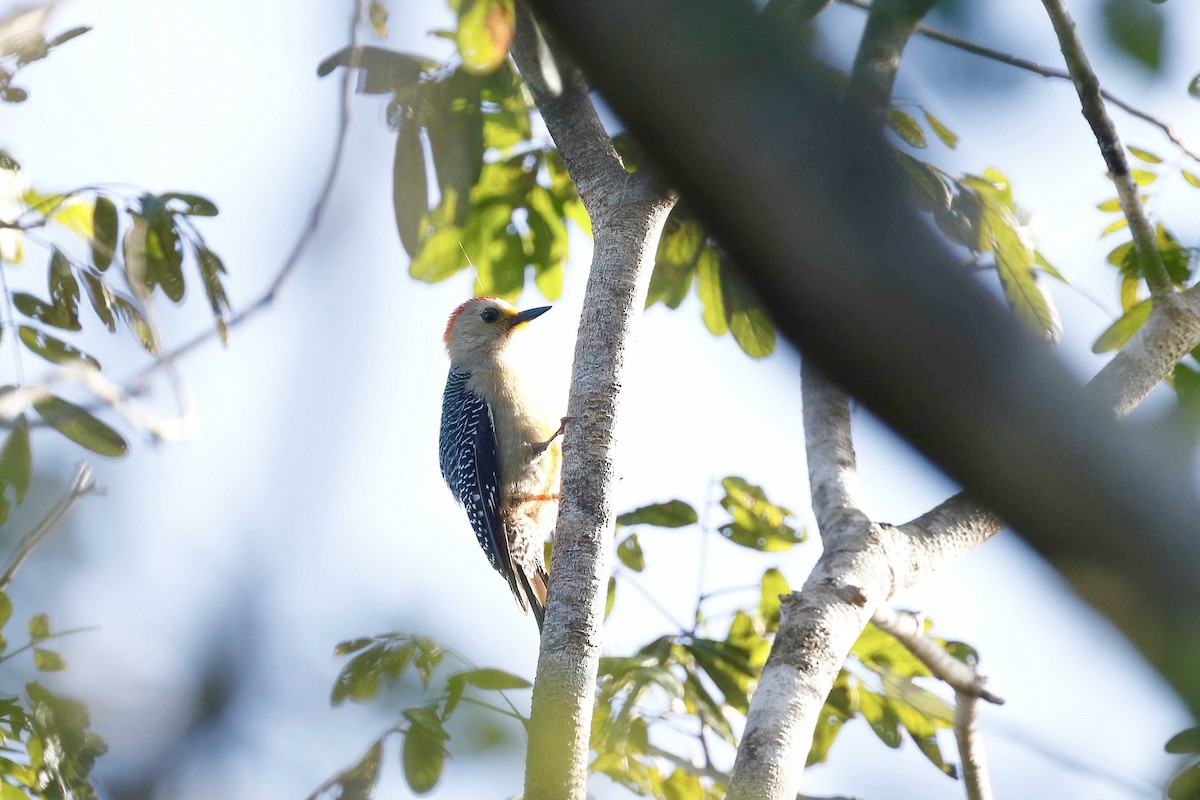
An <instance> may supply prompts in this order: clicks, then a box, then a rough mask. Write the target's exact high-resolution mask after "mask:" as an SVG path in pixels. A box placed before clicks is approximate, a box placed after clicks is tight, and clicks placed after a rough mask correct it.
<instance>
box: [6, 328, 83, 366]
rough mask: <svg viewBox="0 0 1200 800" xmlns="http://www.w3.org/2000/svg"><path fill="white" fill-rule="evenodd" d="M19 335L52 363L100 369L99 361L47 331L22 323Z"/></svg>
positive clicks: (25, 343) (27, 344) (35, 351)
mask: <svg viewBox="0 0 1200 800" xmlns="http://www.w3.org/2000/svg"><path fill="white" fill-rule="evenodd" d="M17 336H18V337H19V338H20V340H21V343H22V344H24V345H25V346H26V347H27V348H29V350H30V351H32V352H34V353H37V354H38V355H39V356H41V357H42V358H44V359H46V360H47V361H49V362H51V363H52V364H72V365H75V366H82V367H87V368H88V369H97V370H98V369H100V362H99V361H97V360H96V359H94V358H92V357H91V356H89V355H88V354H87V353H85V352H83V351H82V350H79V349H78V348H75V347H72V346H71V345H69V344H67V343H66V342H64V341H62V340H61V339H56V338H55V337H53V336H51V335H50V334H48V333H46V332H45V331H40V330H38V329H37V328H33V327H30V326H29V325H20V326H18V327H17Z"/></svg>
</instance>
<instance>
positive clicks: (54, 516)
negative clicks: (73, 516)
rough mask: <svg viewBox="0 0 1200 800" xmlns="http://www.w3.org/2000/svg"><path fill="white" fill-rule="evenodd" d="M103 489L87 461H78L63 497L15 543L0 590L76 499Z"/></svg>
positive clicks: (3, 588)
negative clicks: (72, 478) (69, 485)
mask: <svg viewBox="0 0 1200 800" xmlns="http://www.w3.org/2000/svg"><path fill="white" fill-rule="evenodd" d="M102 491H103V490H102V489H101V488H100V485H99V484H98V483H96V480H95V477H94V476H93V475H92V468H91V467H90V466H89V465H88V464H87V462H80V464H79V466H78V467H77V468H76V470H75V478H74V480H72V481H71V488H70V489H68V490H67V493H66V494H65V495H63V498H62V499H61V500H59V501H58V503H56V504H55V506H54V508H52V509H50V513H49V514H47V515H46V517H45V519H43V520H42V521H41V522H39V523H38V524H37V525H35V526H34V528H33V530H31V531H30V532H29V533H27V534H25V537H24V538H23V539H21V542H20V543H19V544H18V545H17V549H16V550H15V551H13V554H12V558H10V559H9V562H8V568H7V569H5V570H4V574H3V575H0V592H2V591H4V590H5V589H7V588H8V584H10V583H11V582H12V579H13V576H14V575H16V574H17V570H19V569H20V568H21V567H22V566H23V565H24V564H25V562H26V561H27V560H28V559H29V556H31V555H32V554H33V551H34V550H35V549H37V546H38V545H39V544H40V543H41V541H42V539H44V538H46V534H48V533H50V531H51V530H53V528H54V526H55V524H57V523H58V521H59V520H60V519H62V516H63V514H66V513H67V512H68V511H70V510H71V506H73V505H75V503H76V502H78V500H79V499H80V498H81V497H83V496H85V495H89V494H100V493H101V492H102Z"/></svg>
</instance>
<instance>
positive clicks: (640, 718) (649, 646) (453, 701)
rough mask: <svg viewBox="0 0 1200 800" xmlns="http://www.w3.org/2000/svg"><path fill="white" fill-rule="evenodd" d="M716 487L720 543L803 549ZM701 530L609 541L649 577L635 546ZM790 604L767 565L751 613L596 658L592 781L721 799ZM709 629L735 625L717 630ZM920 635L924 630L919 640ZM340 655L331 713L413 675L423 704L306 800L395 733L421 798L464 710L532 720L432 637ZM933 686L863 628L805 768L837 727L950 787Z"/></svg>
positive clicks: (359, 783) (351, 776) (671, 506)
mask: <svg viewBox="0 0 1200 800" xmlns="http://www.w3.org/2000/svg"><path fill="white" fill-rule="evenodd" d="M721 486H722V487H723V488H724V489H725V491H726V496H725V497H724V498H722V499H720V500H719V501H717V505H718V506H719V507H720V508H723V509H724V510H726V511H727V512H728V513H729V515H730V517H731V519H730V520H729V521H728V522H726V523H724V524H721V525H719V529H720V530H721V531H722V533H723V532H724V529H725V528H729V527H733V526H740V527H741V528H743V529H745V531H746V532H745V533H744V534H739V535H736V536H732V535H728V534H725V535H724V539H725V540H726V541H728V542H730V543H731V544H732V545H735V546H738V547H742V548H748V549H751V550H755V551H758V552H763V553H767V552H778V551H779V550H782V549H786V548H788V547H791V546H792V544H795V543H797V542H799V541H802V540H803V535H802V534H800V533H797V531H796V529H795V528H793V527H792V526H791V525H789V524H788V521H789V520H790V518H791V514H790V512H789V511H788V510H787V509H786V508H784V507H783V506H780V505H777V504H775V503H773V502H771V501H770V499H768V498H767V497H766V495H765V493H764V492H763V490H762V489H761V488H759V487H757V486H754V485H752V484H750V483H748V482H747V481H745V480H744V479H742V478H736V477H729V478H725V479H724V480H723V481H721ZM714 510H715V509H714ZM699 519H700V515H699V514H697V512H696V509H695V508H694V507H693V506H691V505H690V504H688V503H686V502H684V501H682V500H670V501H667V502H663V503H654V504H651V505H647V506H642V507H641V508H637V509H635V510H633V511H629V512H626V513H624V514H621V515H620V516H619V517H618V520H619V524H618V531H619V532H620V531H624V530H625V529H627V528H635V530H634V531H632V532H627V533H626V534H625V536H624V538H623V539H622V540H621V542H620V543H619V544H618V545H617V555H618V558H619V559H620V563H621V565H622V566H623V568H624V569H627V570H629V571H631V572H641V571H643V570H644V569H646V566H647V564H646V554H645V551H644V550H643V549H642V547H641V544H640V542H639V538H638V537H639V535H640V536H653V535H655V532H656V531H658V532H663V531H679V532H680V533H679V534H675V533H671V534H669V535H683V534H684V533H686V532H687V531H689V530H690V532H691V533H692V534H699V535H700V536H711V535H712V534H714V533H716V532H717V530H718V528H717V527H714V528H713V529H705V528H704V527H703V526H701V525H700V523H699ZM623 581H624V576H623V573H622V572H621V570H618V571H617V573H616V574H615V575H614V576H613V578H612V579H611V580H610V582H609V596H608V604H609V610H611V608H612V604H613V603H614V602H615V601H616V595H617V587H619V586H620V585H621V584H622V582H623ZM497 587H498V588H499V584H497ZM790 593H791V588H790V587H789V585H788V582H787V579H786V577H785V576H784V574H783V573H782V572H781V571H780V570H779V569H778V568H776V567H769V568H767V569H766V570H765V571H764V572H763V574H762V578H761V581H760V582H759V583H758V584H757V585H755V586H752V587H746V589H745V592H744V595H745V597H746V602H744V603H740V604H739V606H738V607H737V608H736V609H735V610H734V611H732V613H725V612H722V613H721V614H720V615H719V617H713V618H712V619H711V620H710V619H709V617H708V613H707V610H706V606H707V604H708V603H709V602H710V601H711V598H712V597H713V595H712V594H709V595H705V596H701V597H699V598H697V603H696V625H695V626H694V627H693V628H691V629H688V630H677V631H674V632H669V633H664V634H663V635H660V636H658V637H656V638H655V639H654V640H653V641H650V642H648V643H646V644H645V645H643V646H641V647H639V648H637V649H635V650H634V651H633V652H632V653H630V654H628V655H609V656H605V657H603V658H601V660H600V668H599V680H598V683H597V687H596V697H595V708H594V713H593V717H592V730H591V746H592V760H591V764H590V769H591V771H592V772H593V773H598V774H603V775H605V776H607V777H608V778H609V779H611V780H612V781H614V782H616V783H618V784H620V785H622V786H624V787H626V788H627V789H629V790H630V791H631V792H632V793H634V794H636V795H638V796H641V797H654V798H662V799H663V800H680V799H681V798H683V799H686V800H716V798H720V797H723V796H724V792H725V773H724V771H723V770H721V769H719V768H717V767H715V766H714V765H713V763H712V761H711V756H710V752H711V748H710V744H712V743H715V742H718V741H720V742H724V743H725V744H726V745H728V746H729V747H734V746H736V731H737V730H739V729H740V727H741V723H742V721H744V719H745V715H746V713H747V711H748V710H749V707H750V697H751V695H752V694H753V692H754V687H755V685H756V683H757V682H758V679H759V676H760V675H761V672H762V668H763V665H764V664H765V663H766V660H767V655H768V654H769V653H770V650H771V644H772V641H773V638H774V635H775V633H776V632H777V631H778V629H779V621H780V608H781V599H782V597H783V596H785V595H788V594H790ZM718 618H719V619H729V620H730V621H729V622H728V623H724V624H718V623H717V619H718ZM929 629H930V626H929V624H928V622H927V623H926V631H928V630H929ZM935 641H936V642H938V643H939V644H941V645H942V646H943V647H945V648H946V650H947V652H949V653H950V654H951V655H952V656H954V657H955V658H958V659H960V660H963V661H964V662H966V663H968V664H971V665H972V666H973V665H974V664H976V663H977V662H978V654H977V653H976V652H975V650H974V648H972V647H971V646H970V645H966V644H963V643H961V642H947V641H945V640H943V639H935ZM335 652H336V654H337V655H338V656H352V658H351V659H350V660H349V661H348V662H347V663H346V664H345V665H344V666H343V667H342V669H341V671H340V672H339V674H338V676H337V678H336V679H335V681H334V686H333V691H332V696H331V699H332V702H333V703H334V705H337V704H340V703H343V702H345V701H346V700H347V699H349V700H353V701H355V702H360V703H362V702H369V701H377V700H378V698H379V697H380V694H381V690H382V689H384V688H386V687H391V686H395V685H396V684H397V683H398V682H399V681H400V680H401V679H402V678H403V677H405V676H406V675H409V674H415V675H416V677H417V678H418V679H419V682H420V686H421V688H422V690H425V692H426V694H425V695H424V696H422V697H421V698H419V700H418V701H417V703H416V704H415V705H412V706H409V707H406V708H404V709H402V710H401V711H400V712H399V715H398V721H397V723H396V724H395V725H393V726H390V727H389V728H387V729H386V730H385V731H384V732H383V733H382V734H381V735H380V736H379V737H378V738H377V739H376V740H375V741H374V742H373V743H372V744H371V745H370V746H368V748H367V749H366V751H365V752H364V753H363V755H362V756H361V757H360V759H359V760H358V761H357V762H356V763H354V764H352V765H351V766H349V767H348V768H347V769H345V770H343V771H342V772H340V773H338V774H337V775H336V776H334V777H333V778H331V779H330V780H329V781H327V782H326V783H324V784H323V785H322V786H321V787H320V788H319V789H318V790H317V792H315V793H314V794H313V795H312V798H310V800H315V798H318V797H326V798H338V799H339V800H349V799H350V798H366V797H368V796H370V793H371V792H372V791H373V789H374V787H375V784H376V781H377V780H378V775H379V769H380V756H381V753H382V750H383V746H384V743H385V741H386V740H387V738H388V737H390V736H392V735H393V734H399V735H400V736H401V737H403V739H404V743H403V745H402V748H401V767H402V769H403V772H404V776H405V779H406V781H407V782H408V785H409V787H410V788H411V789H412V790H413V791H414V792H417V793H424V792H427V791H431V790H432V789H433V788H434V787H435V785H436V784H437V782H438V779H439V778H440V776H441V774H442V770H443V769H444V767H445V763H446V759H447V758H448V756H449V743H450V741H451V736H450V734H449V733H448V732H447V730H446V722H447V721H448V720H449V718H450V717H451V715H453V714H454V712H455V710H456V709H457V708H458V707H459V706H460V704H461V703H463V702H469V703H472V704H474V705H476V706H478V707H480V708H483V709H485V711H487V712H489V713H495V714H499V715H502V716H503V717H508V718H513V719H516V720H518V721H520V722H521V723H522V725H525V724H527V722H528V720H527V718H526V717H525V716H524V714H523V713H522V712H520V711H518V710H517V708H516V707H515V706H514V705H513V704H512V703H511V702H509V700H508V697H507V696H506V695H505V692H508V691H512V690H524V689H528V688H530V687H531V684H530V683H529V681H527V680H526V679H524V678H522V677H520V676H517V675H513V674H511V673H508V672H504V671H502V670H497V669H488V668H479V667H477V666H476V665H474V664H472V663H471V662H469V661H468V660H467V659H466V658H464V657H463V656H462V655H460V654H457V653H453V652H452V651H449V650H446V649H444V648H442V647H441V646H440V645H438V644H437V643H436V642H434V641H433V640H431V639H427V638H423V637H419V636H410V635H408V634H403V633H392V634H386V635H383V636H376V637H364V638H361V639H354V640H351V641H347V642H343V643H341V644H340V645H338V646H337V648H336V651H335ZM446 656H449V657H450V658H451V659H452V660H453V661H455V662H457V666H458V667H460V669H456V670H450V669H447V668H446V667H445V665H444V663H443V659H444V657H446ZM928 679H930V673H929V671H928V670H927V669H926V668H925V667H924V665H922V664H921V662H920V661H918V660H917V659H916V658H915V657H914V656H913V655H912V654H911V653H910V652H909V651H908V650H907V649H906V648H905V647H904V646H903V645H902V644H901V643H900V642H898V641H897V640H896V639H894V638H892V637H891V636H890V635H889V634H886V633H884V632H883V631H881V630H879V629H877V628H875V627H874V626H868V628H867V629H866V631H864V632H863V634H862V636H861V637H860V638H859V640H858V642H857V643H856V644H855V645H854V648H853V650H852V653H851V660H850V661H849V662H848V663H847V665H846V667H844V668H843V669H842V671H841V673H840V675H839V676H838V679H837V683H836V684H835V688H834V691H833V693H832V694H831V695H830V697H829V700H828V701H827V702H826V704H825V708H824V709H823V711H822V713H821V715H820V717H821V722H820V723H819V724H818V727H817V731H816V736H815V738H814V740H813V746H812V750H811V751H810V753H809V763H810V764H811V763H816V762H820V761H824V760H826V759H827V758H828V756H829V752H830V748H831V747H832V746H833V743H834V741H835V740H836V739H837V735H838V733H840V731H841V729H842V727H843V726H844V725H845V724H846V723H847V722H849V721H851V720H854V719H861V720H862V721H863V722H865V723H866V724H867V725H869V726H870V727H871V729H872V730H873V731H874V732H875V733H876V735H877V736H878V737H879V738H880V740H881V741H883V742H884V743H885V744H886V745H887V746H888V747H890V748H898V747H900V745H901V744H902V742H903V740H904V738H906V737H907V738H908V739H910V740H911V741H912V742H913V743H914V744H915V745H916V747H917V749H918V750H919V751H920V752H921V753H922V754H923V755H924V756H925V758H926V759H928V760H929V761H930V763H932V764H933V765H934V767H936V768H937V769H938V770H939V771H941V772H943V773H944V774H946V775H949V776H951V777H955V776H956V775H957V769H956V767H955V766H954V765H953V764H950V763H948V762H947V761H946V760H945V758H944V757H943V755H942V752H941V749H940V746H939V744H938V740H937V732H938V731H939V730H942V729H945V728H948V727H950V725H951V724H952V722H953V717H954V710H953V707H952V705H951V704H950V703H948V702H947V701H946V700H944V699H942V698H941V697H940V696H939V695H937V694H935V693H933V692H931V691H930V690H929V689H927V688H925V687H924V686H922V685H920V682H921V681H925V680H928ZM431 687H432V688H431ZM668 729H669V730H672V731H674V732H675V735H673V736H671V737H666V738H663V737H660V736H659V735H658V734H657V733H656V731H658V730H668ZM683 732H686V733H683ZM689 738H690V739H691V740H692V741H691V743H690V745H689V744H688V742H687V740H688V739H689ZM660 739H661V741H660ZM681 739H682V743H681ZM668 744H670V745H671V746H670V747H668V746H667V745H668ZM724 752H728V750H726V751H724ZM699 755H703V757H704V758H705V764H704V766H699V765H698V762H697V760H696V759H697V757H698V756H699Z"/></svg>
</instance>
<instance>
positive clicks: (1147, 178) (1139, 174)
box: [1129, 169, 1158, 186]
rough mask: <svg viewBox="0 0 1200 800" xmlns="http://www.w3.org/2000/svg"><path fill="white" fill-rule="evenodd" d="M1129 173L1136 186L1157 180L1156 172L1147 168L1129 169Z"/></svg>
mask: <svg viewBox="0 0 1200 800" xmlns="http://www.w3.org/2000/svg"><path fill="white" fill-rule="evenodd" d="M1129 174H1130V175H1131V176H1133V182H1134V183H1136V184H1137V185H1138V186H1149V185H1150V184H1152V183H1154V182H1155V181H1156V180H1158V173H1156V172H1151V171H1150V170H1147V169H1131V170H1129Z"/></svg>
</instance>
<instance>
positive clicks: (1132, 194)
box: [1042, 0, 1171, 297]
mask: <svg viewBox="0 0 1200 800" xmlns="http://www.w3.org/2000/svg"><path fill="white" fill-rule="evenodd" d="M1042 5H1044V6H1045V7H1046V13H1047V14H1049V15H1050V22H1051V24H1052V25H1054V33H1055V34H1056V35H1057V36H1058V44H1059V47H1060V48H1061V49H1062V54H1063V58H1065V59H1066V61H1067V71H1068V72H1070V73H1071V80H1072V82H1073V83H1074V84H1075V91H1076V92H1078V93H1079V102H1080V104H1081V105H1082V109H1083V116H1084V118H1086V119H1087V121H1088V125H1090V126H1091V127H1092V133H1093V134H1095V136H1096V142H1097V143H1098V144H1099V145H1100V155H1102V156H1103V157H1104V163H1105V164H1106V165H1107V166H1108V175H1109V178H1111V179H1112V182H1113V185H1114V186H1116V187H1117V197H1118V198H1119V199H1120V201H1121V211H1122V213H1124V214H1125V219H1127V220H1129V231H1130V233H1132V234H1133V246H1134V249H1135V250H1136V251H1137V258H1138V267H1139V269H1140V270H1141V273H1142V277H1144V278H1145V279H1146V285H1147V286H1149V287H1150V291H1151V293H1152V294H1154V295H1155V296H1156V297H1157V296H1160V295H1164V294H1168V293H1170V291H1171V277H1170V276H1169V275H1167V269H1166V267H1165V266H1163V260H1162V255H1161V254H1160V253H1159V252H1158V245H1157V244H1156V239H1157V237H1156V236H1155V234H1154V226H1153V225H1151V224H1150V219H1149V218H1148V217H1147V216H1146V209H1145V208H1144V207H1143V206H1142V201H1141V198H1139V197H1138V187H1137V184H1136V183H1134V180H1133V176H1132V175H1131V174H1130V172H1129V162H1128V160H1127V159H1126V158H1125V148H1124V147H1123V146H1122V145H1121V138H1120V137H1119V136H1118V135H1117V129H1116V128H1115V127H1114V126H1113V122H1112V120H1111V119H1110V118H1109V116H1108V112H1107V111H1106V110H1105V108H1104V98H1102V97H1101V96H1100V81H1099V80H1097V78H1096V73H1095V72H1093V71H1092V65H1091V64H1089V63H1088V58H1087V54H1086V53H1084V51H1083V43H1082V42H1081V41H1080V40H1079V30H1078V29H1077V28H1076V27H1075V21H1074V20H1073V19H1071V15H1070V14H1069V13H1068V12H1067V7H1066V6H1065V5H1064V4H1063V2H1062V0H1042Z"/></svg>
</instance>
